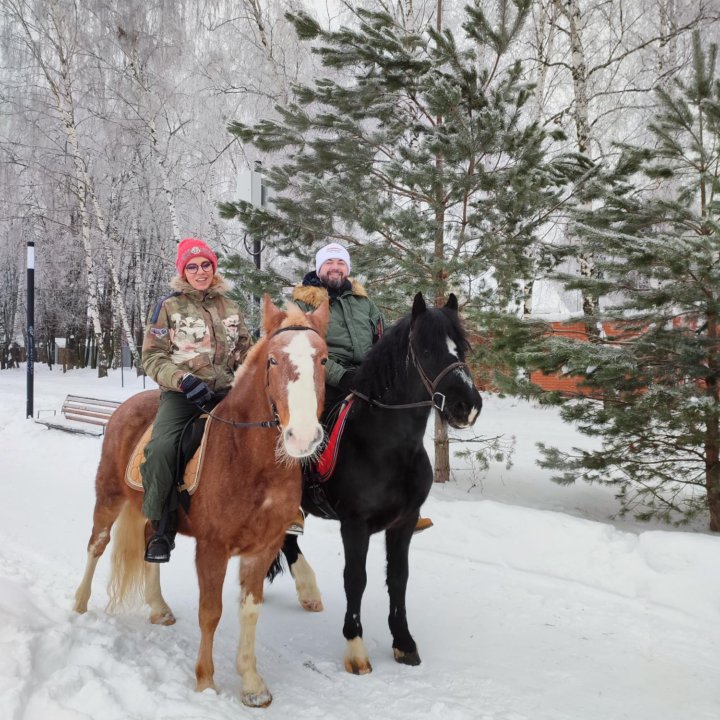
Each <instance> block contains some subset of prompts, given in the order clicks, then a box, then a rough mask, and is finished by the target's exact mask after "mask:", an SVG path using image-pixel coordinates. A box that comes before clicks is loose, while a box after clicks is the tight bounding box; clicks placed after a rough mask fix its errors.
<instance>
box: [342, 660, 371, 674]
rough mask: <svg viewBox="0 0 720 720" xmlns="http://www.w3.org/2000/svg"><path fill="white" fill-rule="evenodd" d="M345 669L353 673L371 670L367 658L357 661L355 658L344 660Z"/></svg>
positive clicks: (369, 671)
mask: <svg viewBox="0 0 720 720" xmlns="http://www.w3.org/2000/svg"><path fill="white" fill-rule="evenodd" d="M345 670H346V671H347V672H349V673H352V674H353V675H367V674H368V673H371V672H372V665H371V664H370V661H369V660H366V661H365V662H362V663H361V662H359V661H357V660H348V659H346V660H345Z"/></svg>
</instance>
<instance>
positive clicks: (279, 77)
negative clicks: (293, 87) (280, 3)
mask: <svg viewBox="0 0 720 720" xmlns="http://www.w3.org/2000/svg"><path fill="white" fill-rule="evenodd" d="M243 2H244V4H245V7H247V9H248V10H249V12H250V14H251V15H252V18H253V20H254V22H255V26H256V28H257V32H258V36H259V38H260V44H261V45H262V49H263V53H264V54H265V59H266V60H267V62H268V65H269V67H270V72H271V73H272V76H273V79H274V81H275V87H276V88H277V94H278V95H279V96H280V102H281V104H282V105H287V104H288V101H289V97H288V87H287V83H286V82H285V76H284V73H283V72H282V70H281V67H280V65H279V64H278V61H277V59H276V58H275V55H274V53H273V47H272V42H271V40H270V38H269V37H268V32H267V28H266V27H265V20H264V19H263V14H262V7H261V5H260V0H243Z"/></svg>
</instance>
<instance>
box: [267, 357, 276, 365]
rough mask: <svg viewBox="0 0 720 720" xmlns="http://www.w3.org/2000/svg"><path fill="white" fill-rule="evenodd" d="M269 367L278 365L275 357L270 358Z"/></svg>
mask: <svg viewBox="0 0 720 720" xmlns="http://www.w3.org/2000/svg"><path fill="white" fill-rule="evenodd" d="M268 365H277V360H276V359H275V358H274V357H272V356H270V357H269V358H268Z"/></svg>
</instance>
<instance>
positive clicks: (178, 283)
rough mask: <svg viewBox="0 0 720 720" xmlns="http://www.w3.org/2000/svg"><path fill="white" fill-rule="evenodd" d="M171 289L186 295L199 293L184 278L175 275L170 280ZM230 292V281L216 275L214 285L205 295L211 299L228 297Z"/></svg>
mask: <svg viewBox="0 0 720 720" xmlns="http://www.w3.org/2000/svg"><path fill="white" fill-rule="evenodd" d="M170 287H171V288H172V289H173V290H175V291H176V292H181V293H185V294H186V295H192V293H199V291H198V290H196V289H195V288H194V287H193V286H192V285H191V284H190V283H189V282H188V281H187V280H186V279H185V278H184V277H180V276H179V275H175V277H174V278H172V279H171V280H170ZM229 291H230V284H229V283H228V281H227V280H226V279H225V278H224V277H223V276H222V275H220V274H219V273H215V275H214V276H213V280H212V284H211V285H210V287H209V288H208V289H207V290H206V291H205V294H206V295H208V296H209V297H213V296H215V295H227V294H228V292H229Z"/></svg>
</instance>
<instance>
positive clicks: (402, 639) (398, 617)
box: [385, 518, 420, 665]
mask: <svg viewBox="0 0 720 720" xmlns="http://www.w3.org/2000/svg"><path fill="white" fill-rule="evenodd" d="M414 529H415V518H413V519H412V520H411V521H409V522H406V523H405V525H402V526H399V527H395V528H392V529H390V530H387V531H386V532H385V547H386V553H387V587H388V594H389V596H390V615H389V618H388V623H389V625H390V632H391V633H392V637H393V653H394V655H395V660H397V662H399V663H403V664H404V665H419V664H420V655H418V651H417V646H416V645H415V640H413V637H412V635H411V634H410V630H409V629H408V624H407V611H406V607H405V594H406V590H407V581H408V574H409V570H408V553H409V550H410V539H411V538H412V534H413V530H414Z"/></svg>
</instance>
